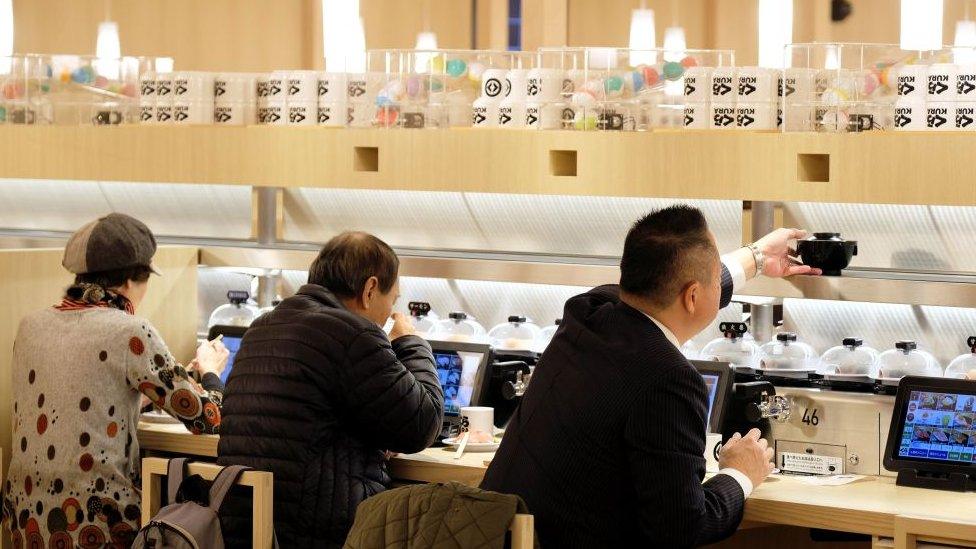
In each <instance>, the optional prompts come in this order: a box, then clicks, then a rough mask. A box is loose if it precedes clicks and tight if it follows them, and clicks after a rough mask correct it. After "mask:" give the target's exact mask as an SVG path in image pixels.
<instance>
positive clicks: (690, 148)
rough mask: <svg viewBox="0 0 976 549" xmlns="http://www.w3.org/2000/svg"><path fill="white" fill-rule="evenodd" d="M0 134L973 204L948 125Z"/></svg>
mask: <svg viewBox="0 0 976 549" xmlns="http://www.w3.org/2000/svg"><path fill="white" fill-rule="evenodd" d="M0 143H3V146H2V147H0V178H38V179H70V180H99V181H134V182H144V181H145V182H166V183H223V184H247V185H257V186H273V187H347V188H364V189H401V190H425V191H469V192H494V193H528V194H561V195H599V196H638V197H640V196H647V197H667V198H688V199H691V198H714V199H728V200H770V201H793V202H796V201H815V202H855V203H879V204H880V203H891V204H945V205H976V172H974V171H973V170H971V169H969V168H968V163H967V162H966V159H968V158H969V157H970V155H971V154H972V150H973V147H974V146H976V134H968V133H959V132H940V133H925V132H921V133H894V132H887V133H882V132H868V133H864V134H813V133H809V134H807V133H789V134H783V133H776V132H773V133H768V132H766V133H762V132H735V131H731V132H721V131H655V132H621V133H615V132H570V131H531V130H530V131H520V130H498V129H494V130H492V129H450V130H373V129H366V130H357V129H333V128H321V127H270V126H249V127H233V128H229V127H215V126H196V127H166V126H120V127H113V128H104V127H88V126H79V127H59V126H35V127H17V126H9V125H8V126H0ZM562 151H570V152H575V153H576V154H575V155H572V154H564V153H563V152H562ZM573 158H575V166H568V165H567V162H572V159H573ZM374 160H375V165H374V162H373V161H374ZM373 168H375V170H376V171H368V170H371V169H373ZM573 168H575V173H576V175H575V176H567V175H553V173H554V172H555V173H573ZM363 170H367V171H363ZM811 179H812V180H811Z"/></svg>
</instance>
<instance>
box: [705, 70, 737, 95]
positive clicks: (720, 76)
mask: <svg viewBox="0 0 976 549" xmlns="http://www.w3.org/2000/svg"><path fill="white" fill-rule="evenodd" d="M736 75H737V73H736V69H735V68H734V67H719V68H717V69H715V70H714V71H712V86H711V88H712V90H711V91H712V101H715V102H718V103H731V102H734V101H735V96H736V95H737V94H738V82H737V80H736Z"/></svg>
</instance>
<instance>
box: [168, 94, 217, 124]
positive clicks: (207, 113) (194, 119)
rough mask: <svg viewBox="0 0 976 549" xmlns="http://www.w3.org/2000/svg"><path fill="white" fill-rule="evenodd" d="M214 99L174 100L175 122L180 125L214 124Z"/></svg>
mask: <svg viewBox="0 0 976 549" xmlns="http://www.w3.org/2000/svg"><path fill="white" fill-rule="evenodd" d="M213 111H214V103H213V100H209V101H184V100H176V101H173V123H174V124H180V125H184V126H185V125H191V124H192V125H198V124H213V120H214V118H213Z"/></svg>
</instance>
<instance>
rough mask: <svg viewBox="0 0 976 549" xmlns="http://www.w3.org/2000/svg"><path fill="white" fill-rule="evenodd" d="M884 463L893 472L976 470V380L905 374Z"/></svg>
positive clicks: (962, 471) (959, 471)
mask: <svg viewBox="0 0 976 549" xmlns="http://www.w3.org/2000/svg"><path fill="white" fill-rule="evenodd" d="M884 465H885V468H886V469H889V470H892V471H904V470H911V471H917V472H922V473H925V472H932V473H942V474H950V473H962V474H965V475H972V474H973V473H974V472H976V382H973V381H967V380H958V379H944V378H928V377H905V378H902V379H901V381H900V382H899V385H898V395H897V397H896V398H895V409H894V413H893V414H892V418H891V430H890V432H889V436H888V445H887V447H886V448H885V457H884Z"/></svg>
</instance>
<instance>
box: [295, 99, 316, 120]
mask: <svg viewBox="0 0 976 549" xmlns="http://www.w3.org/2000/svg"><path fill="white" fill-rule="evenodd" d="M318 111H319V103H318V101H314V100H313V101H301V102H297V101H296V102H292V101H289V102H288V125H289V126H314V125H315V124H316V123H318V117H319V113H318Z"/></svg>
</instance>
